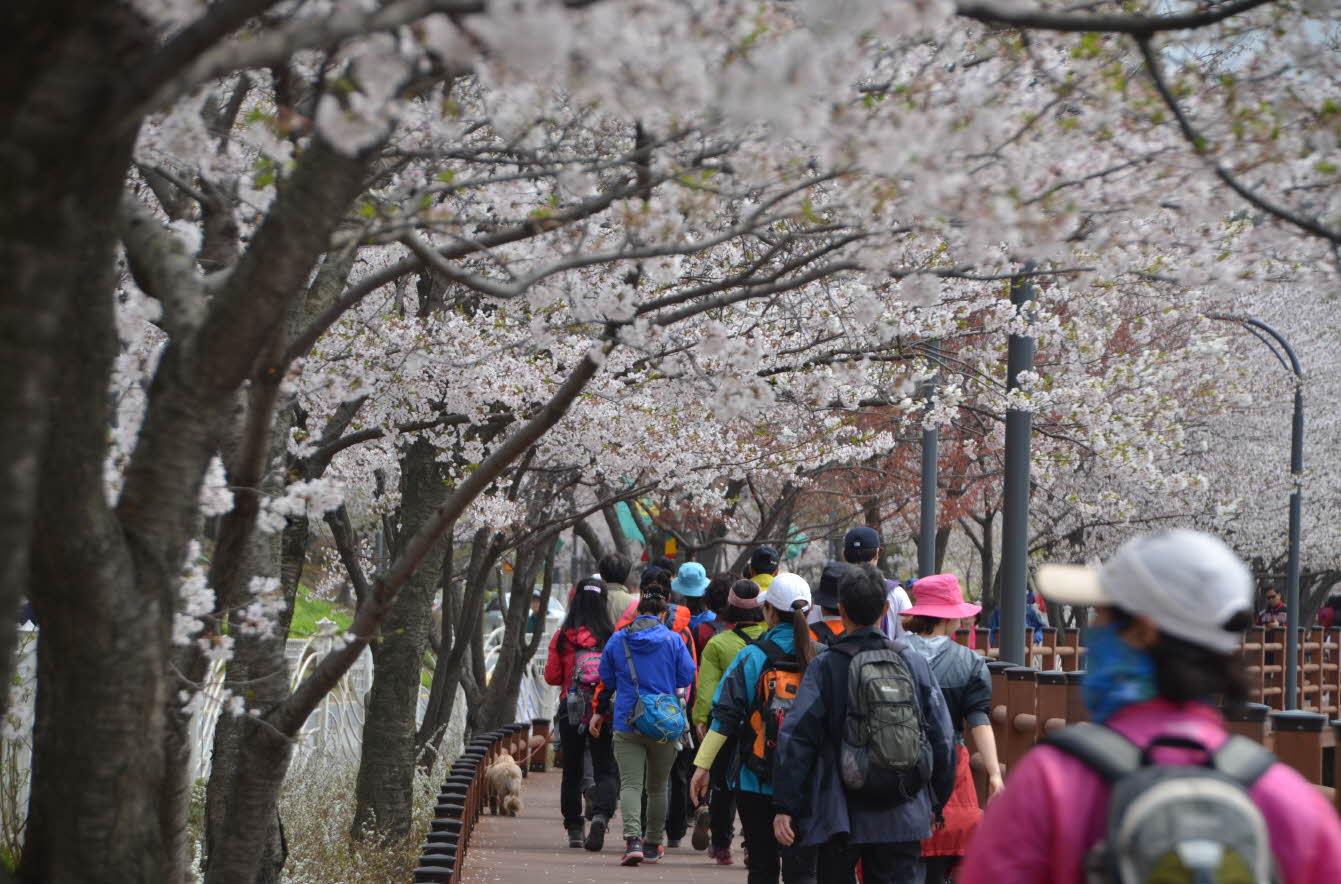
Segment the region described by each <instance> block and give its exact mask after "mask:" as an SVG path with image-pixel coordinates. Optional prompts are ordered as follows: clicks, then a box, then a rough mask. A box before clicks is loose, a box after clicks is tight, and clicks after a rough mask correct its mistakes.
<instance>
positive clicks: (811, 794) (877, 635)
mask: <svg viewBox="0 0 1341 884" xmlns="http://www.w3.org/2000/svg"><path fill="white" fill-rule="evenodd" d="M848 642H856V643H858V644H859V647H860V648H861V649H862V650H875V649H878V648H881V647H887V646H888V645H887V640H886V639H885V636H884V635H883V634H882V633H881V632H880V631H879V630H877V629H875V628H874V627H866V628H863V629H858V630H856V631H854V632H851V633H848V634H846V635H844V636H843V637H842V638H840V639H839V640H838V642H837V644H843V643H848ZM900 645H901V648H902V650H901V654H902V656H903V659H904V661H905V662H906V663H907V664H908V670H909V671H910V672H911V673H912V675H913V680H914V681H916V682H917V687H918V692H919V693H918V696H919V699H920V700H921V703H922V714H923V717H924V718H925V720H926V725H927V736H928V739H929V740H930V742H931V756H932V772H931V784H930V786H929V787H928V788H926V789H923V790H922V791H921V792H919V793H918V794H917V796H916V797H915V798H914V799H913V800H912V801H906V802H904V803H902V804H896V805H894V806H893V807H884V808H881V807H868V806H863V805H861V804H858V803H857V802H855V801H854V800H852V799H851V798H849V797H848V794H847V791H846V790H845V789H844V788H843V779H842V775H841V774H840V772H839V745H840V743H841V741H842V738H843V721H844V719H845V718H846V716H847V690H848V686H847V674H848V665H849V664H850V663H851V662H852V660H851V658H850V657H848V656H847V655H846V654H841V653H839V652H837V651H834V650H832V649H829V650H825V651H824V652H823V653H821V654H820V655H819V656H818V657H817V658H815V662H814V663H811V664H810V667H809V668H808V669H807V670H806V676H805V679H804V680H803V681H802V682H801V689H800V691H799V692H798V693H797V695H796V700H795V701H794V702H793V703H792V708H791V709H790V710H789V711H788V713H787V717H786V718H785V719H783V722H782V730H781V732H780V734H779V738H778V750H777V754H776V755H775V756H774V763H773V806H774V808H775V809H776V810H777V812H778V813H785V814H790V815H791V816H792V817H793V825H794V826H795V828H796V829H797V834H798V836H799V837H800V843H801V844H803V845H806V846H813V845H818V844H823V843H825V842H826V841H828V840H829V839H831V838H835V837H838V838H846V839H847V840H848V842H849V843H852V844H887V843H891V842H906V841H920V840H922V839H924V838H927V837H929V836H930V835H931V821H932V818H933V816H934V814H935V812H936V811H937V810H939V809H940V808H942V807H944V806H945V802H946V801H948V800H949V798H950V793H951V792H953V791H954V784H955V756H954V750H955V737H954V728H953V726H952V725H951V724H950V713H949V711H948V710H947V709H946V706H945V698H944V697H943V696H942V695H941V691H940V687H939V686H938V685H937V684H936V677H935V676H934V675H932V674H931V668H930V667H929V666H928V665H927V661H926V658H925V657H923V656H922V655H921V654H919V653H917V652H916V651H914V650H913V649H912V648H910V647H908V646H907V645H906V644H902V643H900Z"/></svg>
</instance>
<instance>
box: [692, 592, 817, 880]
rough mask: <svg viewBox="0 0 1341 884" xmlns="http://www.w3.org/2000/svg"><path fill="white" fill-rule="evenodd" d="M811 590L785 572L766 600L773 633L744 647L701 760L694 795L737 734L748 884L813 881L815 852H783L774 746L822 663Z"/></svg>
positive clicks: (715, 706)
mask: <svg viewBox="0 0 1341 884" xmlns="http://www.w3.org/2000/svg"><path fill="white" fill-rule="evenodd" d="M809 608H810V585H809V584H807V583H806V581H805V580H804V579H802V578H801V577H800V576H799V575H797V574H779V575H778V576H776V577H774V578H773V580H772V582H771V583H770V584H769V586H768V594H767V595H766V596H765V597H764V603H763V614H764V623H765V625H767V627H768V631H767V632H765V633H764V634H763V636H762V637H760V638H759V639H757V640H756V641H754V642H753V643H751V644H750V645H748V646H747V647H745V648H744V649H743V650H741V652H740V653H739V654H737V655H736V658H735V660H733V661H732V662H731V665H730V666H729V667H727V670H726V673H725V674H724V675H723V676H722V680H721V682H720V683H719V684H718V686H717V691H716V696H715V697H714V698H713V702H712V727H711V728H710V730H709V731H708V733H707V735H706V736H705V737H704V738H703V745H702V747H701V748H700V749H699V752H698V755H697V756H696V757H695V759H694V765H695V768H696V770H695V771H694V778H693V781H692V784H691V787H690V789H691V791H692V793H693V794H694V797H696V798H701V797H702V796H703V795H704V794H705V793H706V792H707V790H708V783H709V779H710V773H709V772H710V770H711V769H712V767H713V764H714V762H715V761H716V759H717V755H718V753H719V752H720V751H721V750H722V748H723V746H724V745H725V744H726V742H727V739H728V737H730V736H732V735H735V736H737V742H736V753H737V757H738V760H737V761H736V763H735V764H734V765H733V768H734V773H733V775H732V780H733V782H732V785H733V787H734V788H735V791H736V805H737V807H738V808H739V809H740V823H741V827H742V828H743V829H744V833H745V840H746V842H747V843H748V844H749V855H748V856H747V858H746V861H745V866H746V868H747V870H748V872H749V874H748V876H747V878H746V880H747V881H748V882H749V884H777V881H778V876H779V874H781V876H782V880H783V881H785V882H787V884H793V882H805V881H811V880H813V877H814V862H815V858H814V851H813V850H810V849H806V848H802V847H800V846H796V847H791V846H789V847H786V848H780V847H779V845H778V842H777V839H776V838H775V837H774V835H773V801H772V797H771V796H772V794H773V782H772V780H773V746H774V745H775V743H776V728H777V726H778V723H779V722H778V719H779V717H780V716H781V717H783V720H785V715H786V710H787V708H788V707H789V706H790V704H791V702H792V698H794V697H795V691H796V689H797V687H798V686H799V685H800V682H801V679H802V677H803V676H804V675H805V671H806V667H808V666H809V665H810V662H811V661H812V660H813V659H814V657H815V645H814V644H813V643H812V642H811V641H810V630H809V628H808V627H807V625H806V616H805V614H806V611H807V610H808V609H809Z"/></svg>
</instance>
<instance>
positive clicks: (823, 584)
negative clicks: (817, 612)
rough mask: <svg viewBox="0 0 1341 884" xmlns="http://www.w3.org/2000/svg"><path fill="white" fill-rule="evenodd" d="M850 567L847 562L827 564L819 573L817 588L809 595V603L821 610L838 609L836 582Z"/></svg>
mask: <svg viewBox="0 0 1341 884" xmlns="http://www.w3.org/2000/svg"><path fill="white" fill-rule="evenodd" d="M851 567H852V566H851V565H849V564H848V563H847V562H829V563H828V564H826V565H825V566H824V570H823V571H822V572H821V573H820V582H819V586H818V587H816V588H815V591H814V592H813V593H811V596H810V601H811V603H813V604H816V605H819V606H820V607H821V608H836V607H838V581H839V580H840V579H842V577H843V574H844V573H845V572H846V571H847V570H848V569H849V568H851Z"/></svg>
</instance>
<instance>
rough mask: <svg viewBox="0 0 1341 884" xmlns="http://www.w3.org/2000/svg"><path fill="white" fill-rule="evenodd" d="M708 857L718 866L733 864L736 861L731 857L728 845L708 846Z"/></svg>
mask: <svg viewBox="0 0 1341 884" xmlns="http://www.w3.org/2000/svg"><path fill="white" fill-rule="evenodd" d="M708 859H710V860H712V861H713V862H715V863H717V865H719V866H729V865H734V864H735V862H736V861H735V860H734V859H732V858H731V848H730V847H709V848H708Z"/></svg>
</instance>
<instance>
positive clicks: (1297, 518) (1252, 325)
mask: <svg viewBox="0 0 1341 884" xmlns="http://www.w3.org/2000/svg"><path fill="white" fill-rule="evenodd" d="M1208 315H1209V316H1210V318H1211V319H1222V320H1225V321H1227V322H1237V323H1239V324H1241V325H1243V326H1244V327H1245V328H1247V329H1248V331H1250V332H1252V333H1253V335H1254V336H1255V337H1256V338H1257V339H1258V340H1259V341H1261V342H1262V343H1264V344H1266V345H1267V349H1269V350H1270V351H1271V355H1272V356H1275V357H1276V360H1277V361H1278V362H1280V364H1281V365H1282V366H1284V367H1285V368H1287V369H1289V371H1290V372H1292V373H1293V374H1294V414H1293V415H1292V417H1291V419H1290V528H1289V532H1290V533H1289V547H1288V550H1287V552H1286V565H1285V609H1286V611H1287V612H1289V613H1288V618H1287V621H1286V624H1287V625H1286V629H1285V708H1286V709H1297V708H1298V706H1299V702H1298V688H1299V627H1300V623H1299V615H1300V613H1301V612H1300V610H1299V535H1300V531H1301V523H1302V521H1303V507H1304V500H1303V490H1304V370H1303V368H1301V367H1300V365H1299V357H1298V356H1296V355H1295V353H1294V348H1293V347H1291V346H1290V342H1289V341H1287V340H1285V337H1284V336H1283V335H1281V333H1280V332H1278V331H1276V330H1275V329H1274V328H1272V327H1271V326H1269V325H1267V324H1266V323H1265V322H1262V321H1261V320H1259V319H1253V318H1252V317H1250V316H1234V315H1232V314H1227V313H1210V314H1208ZM1261 333H1266V334H1268V335H1270V336H1271V337H1272V338H1273V339H1274V340H1275V341H1276V343H1277V344H1280V347H1281V350H1284V351H1285V356H1281V355H1280V351H1278V350H1277V349H1276V348H1275V347H1274V346H1272V344H1271V341H1268V340H1267V339H1266V338H1264V337H1262V334H1261ZM1286 358H1288V359H1289V362H1288V363H1287V362H1286V361H1285V360H1286Z"/></svg>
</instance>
